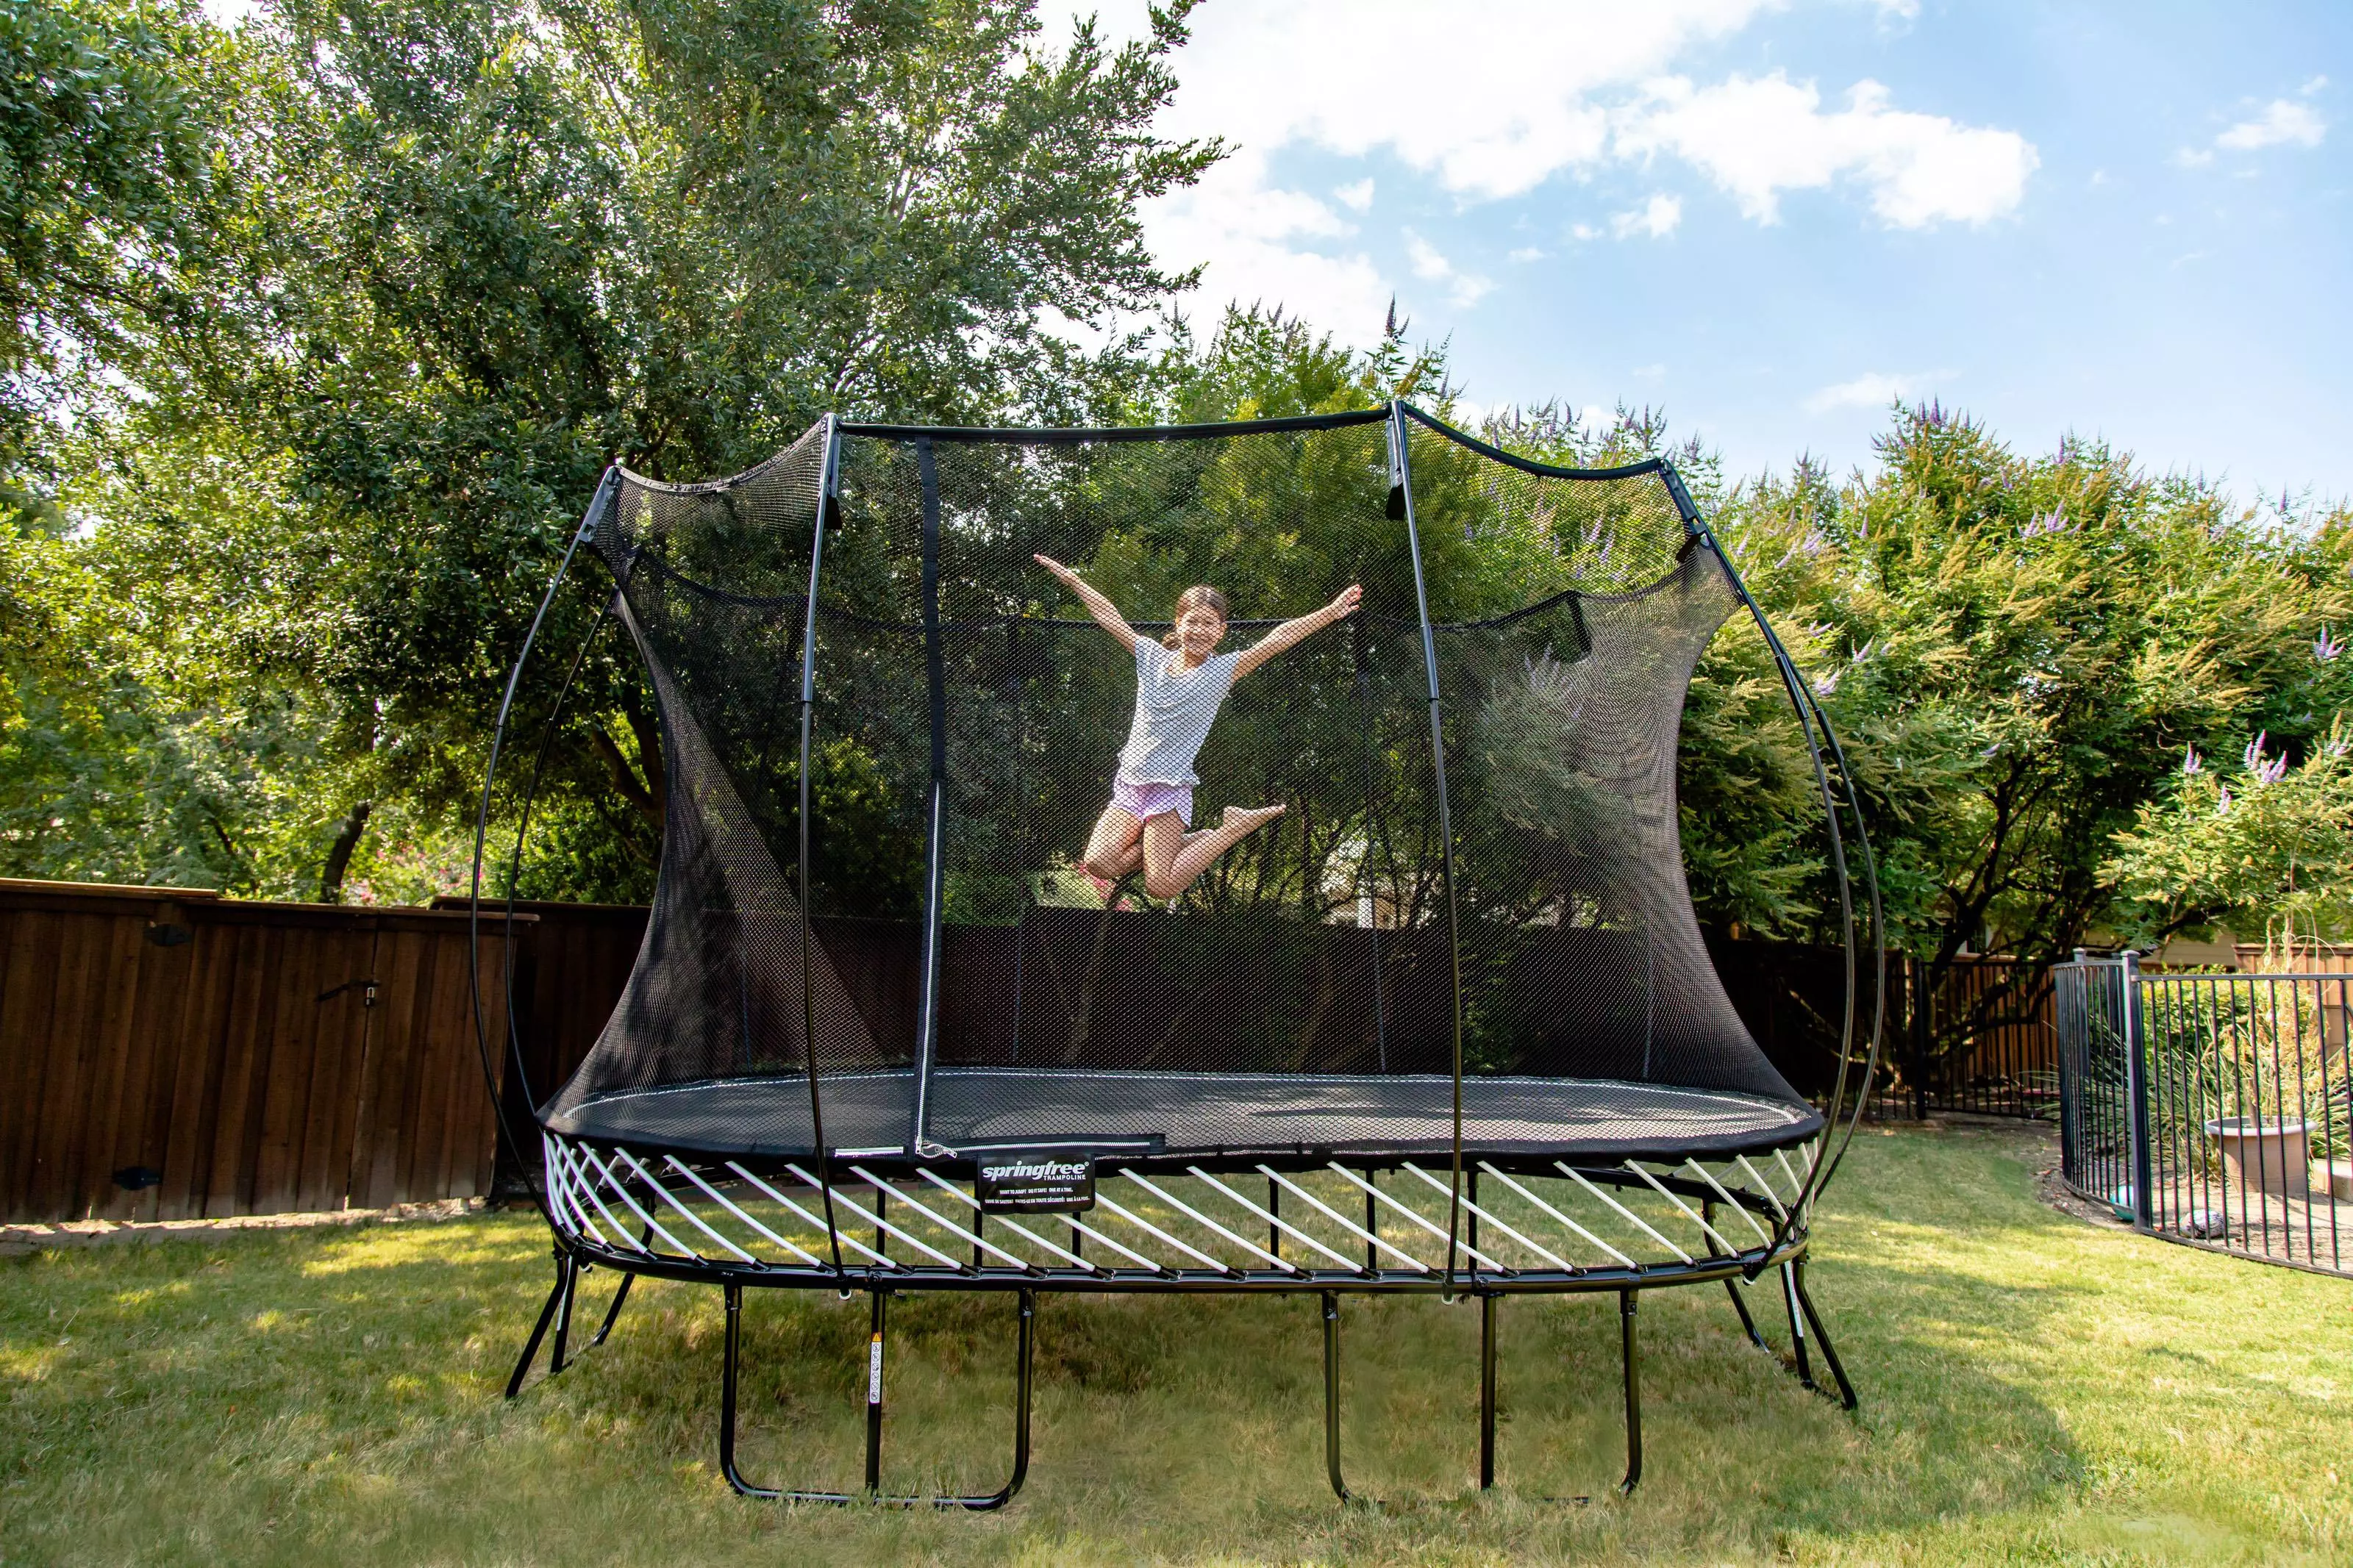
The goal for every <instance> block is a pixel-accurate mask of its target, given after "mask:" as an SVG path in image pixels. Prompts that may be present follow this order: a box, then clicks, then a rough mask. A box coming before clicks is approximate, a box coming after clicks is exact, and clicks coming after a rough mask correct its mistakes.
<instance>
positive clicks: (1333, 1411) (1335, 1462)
mask: <svg viewBox="0 0 2353 1568" xmlns="http://www.w3.org/2000/svg"><path fill="white" fill-rule="evenodd" d="M1324 1474H1326V1475H1328V1476H1329V1477H1331V1479H1332V1490H1333V1492H1334V1494H1335V1496H1337V1497H1338V1498H1339V1500H1341V1501H1342V1502H1347V1501H1349V1497H1348V1483H1347V1482H1345V1481H1344V1480H1342V1479H1340V1296H1339V1292H1337V1291H1335V1290H1326V1291H1324Z"/></svg>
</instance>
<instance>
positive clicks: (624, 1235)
mask: <svg viewBox="0 0 2353 1568" xmlns="http://www.w3.org/2000/svg"><path fill="white" fill-rule="evenodd" d="M576 1166H577V1160H576V1157H575V1156H574V1155H572V1154H570V1153H566V1154H565V1188H566V1190H567V1191H569V1192H571V1193H572V1194H573V1196H572V1199H571V1202H572V1207H573V1210H574V1212H575V1213H578V1214H579V1215H580V1216H581V1220H582V1222H583V1223H584V1224H585V1223H586V1220H587V1215H586V1211H584V1210H582V1209H581V1207H580V1199H579V1195H578V1194H581V1193H586V1194H588V1201H589V1202H590V1203H592V1204H594V1205H596V1212H597V1213H598V1214H600V1215H604V1216H605V1223H606V1224H607V1225H609V1226H612V1227H613V1234H614V1235H615V1236H617V1237H619V1238H620V1240H621V1242H622V1244H623V1245H625V1246H628V1247H635V1248H636V1249H637V1250H638V1251H639V1252H642V1253H644V1254H645V1255H646V1256H647V1257H648V1258H651V1257H652V1256H653V1255H654V1249H653V1248H652V1247H648V1246H647V1245H646V1244H645V1243H644V1242H642V1241H639V1240H638V1238H637V1237H634V1236H631V1235H630V1234H629V1227H628V1226H626V1225H623V1224H622V1223H621V1222H620V1220H619V1219H618V1218H617V1216H616V1215H614V1213H613V1211H612V1210H611V1209H609V1208H607V1207H606V1206H605V1200H604V1199H603V1198H601V1197H599V1196H597V1195H596V1184H595V1183H593V1182H591V1181H589V1180H588V1178H587V1176H586V1174H585V1173H582V1172H581V1171H580V1170H579V1169H577V1168H576ZM591 1228H592V1229H593V1228H594V1227H593V1226H592V1227H591ZM680 1250H681V1251H683V1250H685V1249H684V1248H682V1247H681V1249H680Z"/></svg>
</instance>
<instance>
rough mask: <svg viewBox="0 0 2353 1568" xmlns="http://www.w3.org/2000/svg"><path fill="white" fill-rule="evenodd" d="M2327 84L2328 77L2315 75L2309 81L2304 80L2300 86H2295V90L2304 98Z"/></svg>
mask: <svg viewBox="0 0 2353 1568" xmlns="http://www.w3.org/2000/svg"><path fill="white" fill-rule="evenodd" d="M2327 85H2328V79H2327V77H2325V76H2316V77H2314V78H2313V79H2311V80H2310V81H2308V82H2306V83H2305V84H2304V85H2303V86H2302V87H2300V88H2297V89H2295V90H2296V92H2297V93H2298V94H2299V95H2301V96H2303V97H2305V98H2310V97H2311V96H2312V95H2313V94H2314V93H2316V92H2318V91H2319V90H2320V89H2322V88H2324V87H2327Z"/></svg>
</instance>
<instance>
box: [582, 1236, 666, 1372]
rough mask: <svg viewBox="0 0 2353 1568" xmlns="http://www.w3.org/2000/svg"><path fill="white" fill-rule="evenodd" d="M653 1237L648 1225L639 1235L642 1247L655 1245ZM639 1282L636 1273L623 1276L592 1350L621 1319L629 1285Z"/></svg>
mask: <svg viewBox="0 0 2353 1568" xmlns="http://www.w3.org/2000/svg"><path fill="white" fill-rule="evenodd" d="M653 1239H654V1227H653V1226H651V1225H648V1226H646V1228H645V1231H644V1233H643V1234H641V1235H640V1236H639V1237H638V1245H639V1246H640V1247H650V1246H652V1245H653ZM637 1282H638V1277H637V1276H636V1275H635V1274H624V1275H622V1276H621V1286H620V1289H617V1290H616V1291H614V1292H613V1304H612V1305H611V1306H609V1307H607V1308H606V1309H605V1321H603V1322H601V1323H599V1324H597V1325H596V1338H595V1339H593V1340H590V1341H589V1342H588V1348H589V1349H590V1350H595V1349H596V1347H597V1346H598V1345H601V1344H603V1343H604V1342H605V1336H606V1335H607V1334H609V1333H611V1332H612V1331H613V1325H614V1324H615V1323H617V1322H619V1321H621V1304H622V1303H623V1302H625V1301H627V1300H628V1299H629V1287H630V1286H632V1285H634V1284H636V1283H637Z"/></svg>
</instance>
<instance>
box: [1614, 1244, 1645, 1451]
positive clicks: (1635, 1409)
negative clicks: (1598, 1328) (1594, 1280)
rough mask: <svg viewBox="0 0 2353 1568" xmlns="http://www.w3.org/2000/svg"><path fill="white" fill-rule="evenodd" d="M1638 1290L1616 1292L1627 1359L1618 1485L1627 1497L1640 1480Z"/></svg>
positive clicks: (1620, 1340)
mask: <svg viewBox="0 0 2353 1568" xmlns="http://www.w3.org/2000/svg"><path fill="white" fill-rule="evenodd" d="M1640 1294H1641V1292H1640V1291H1637V1290H1620V1291H1619V1292H1618V1339H1619V1348H1620V1352H1622V1353H1623V1355H1624V1356H1625V1360H1626V1479H1624V1480H1622V1481H1620V1483H1619V1484H1618V1489H1619V1490H1620V1492H1623V1493H1624V1494H1625V1495H1627V1496H1628V1497H1631V1496H1633V1495H1634V1489H1635V1488H1636V1487H1637V1486H1639V1485H1641V1480H1642V1384H1641V1373H1640V1363H1639V1360H1638V1358H1637V1349H1636V1346H1635V1342H1634V1298H1635V1297H1637V1296H1638V1295H1640Z"/></svg>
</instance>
